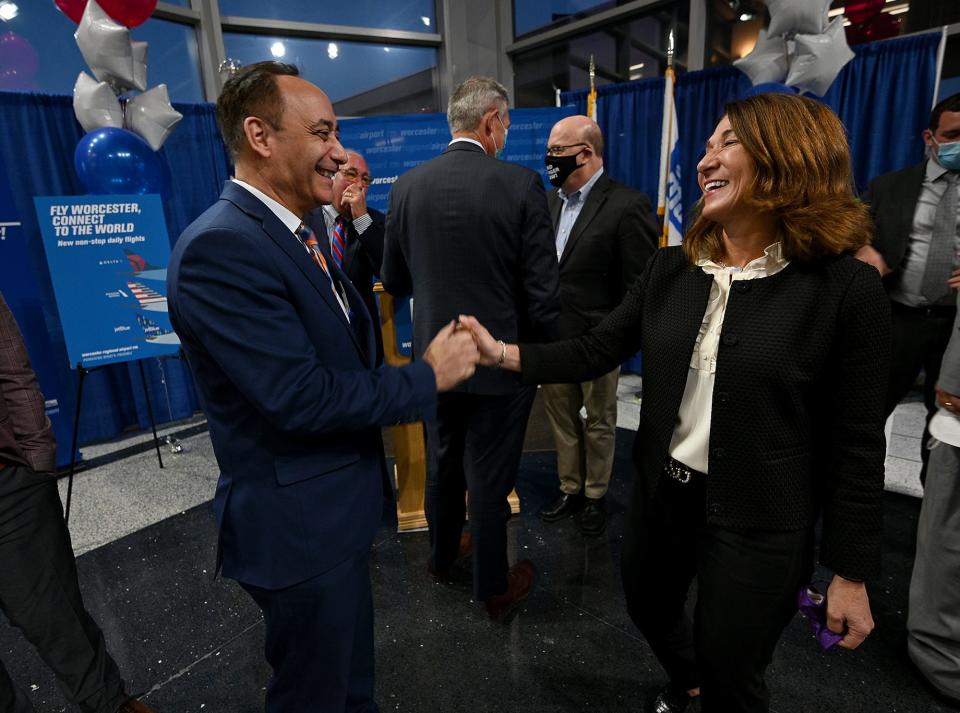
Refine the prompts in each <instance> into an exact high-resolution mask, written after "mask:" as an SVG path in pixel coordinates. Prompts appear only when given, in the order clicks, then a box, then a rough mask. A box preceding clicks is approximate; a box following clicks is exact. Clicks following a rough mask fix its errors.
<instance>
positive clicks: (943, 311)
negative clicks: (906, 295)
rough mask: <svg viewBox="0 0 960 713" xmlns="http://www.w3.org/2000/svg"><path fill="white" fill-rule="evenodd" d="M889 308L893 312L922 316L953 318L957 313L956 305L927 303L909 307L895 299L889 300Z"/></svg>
mask: <svg viewBox="0 0 960 713" xmlns="http://www.w3.org/2000/svg"><path fill="white" fill-rule="evenodd" d="M890 309H892V310H894V311H895V312H903V313H906V314H913V315H922V316H924V317H949V318H950V319H953V318H954V317H955V316H956V314H957V306H956V305H928V306H926V307H911V306H910V305H905V304H903V303H902V302H897V301H896V300H890Z"/></svg>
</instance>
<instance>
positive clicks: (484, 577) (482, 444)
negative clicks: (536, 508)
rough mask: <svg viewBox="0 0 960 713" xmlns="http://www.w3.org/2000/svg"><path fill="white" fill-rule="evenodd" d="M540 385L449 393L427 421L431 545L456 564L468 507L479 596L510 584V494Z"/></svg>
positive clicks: (438, 558) (438, 561) (443, 561)
mask: <svg viewBox="0 0 960 713" xmlns="http://www.w3.org/2000/svg"><path fill="white" fill-rule="evenodd" d="M535 396H536V387H532V386H527V387H523V388H521V389H519V390H517V391H516V392H515V393H512V394H508V395H505V396H481V395H477V394H461V393H446V394H440V395H439V396H438V397H437V417H436V419H435V420H434V421H432V422H430V423H428V424H427V452H428V456H427V458H428V460H427V463H428V465H427V487H426V494H425V501H426V503H425V504H426V511H427V513H426V514H427V523H428V524H429V526H430V548H431V556H432V558H433V563H434V566H435V567H436V568H437V569H439V570H444V569H447V568H448V567H449V566H450V565H452V564H453V562H454V560H455V559H456V556H457V548H458V546H459V544H460V534H461V532H463V524H464V520H465V518H466V514H467V504H466V502H465V496H466V494H467V492H468V491H469V494H470V497H469V508H470V535H471V537H472V540H473V590H474V596H476V598H477V599H478V600H480V601H483V600H486V599H488V598H490V597H492V596H494V595H496V594H502V593H503V592H505V591H506V589H507V569H508V564H507V521H508V520H509V519H510V504H509V502H507V497H508V496H509V495H510V491H511V490H513V487H514V485H516V482H517V468H519V466H520V455H521V453H522V451H523V438H524V434H525V433H526V430H527V419H528V418H529V416H530V408H531V407H532V406H533V399H534V397H535Z"/></svg>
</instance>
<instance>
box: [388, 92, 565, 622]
mask: <svg viewBox="0 0 960 713" xmlns="http://www.w3.org/2000/svg"><path fill="white" fill-rule="evenodd" d="M508 108H509V104H508V99H507V92H506V90H505V89H504V88H503V86H502V85H500V84H499V83H497V82H496V81H494V80H492V79H487V78H482V77H480V78H476V77H475V78H471V79H468V80H466V81H465V82H464V83H463V84H461V85H460V86H459V87H457V88H456V90H455V91H454V92H453V94H452V96H451V98H450V104H449V107H448V109H447V122H448V123H449V125H450V132H451V134H452V135H453V140H452V141H451V142H450V145H449V146H448V147H447V150H446V151H444V152H443V153H442V154H441V155H440V156H437V157H436V158H434V159H432V160H430V161H427V162H426V163H424V164H422V165H420V166H417V167H416V168H414V169H412V170H410V171H408V172H407V173H405V174H403V175H402V176H400V178H399V179H398V180H397V182H396V183H395V184H394V185H393V188H392V189H391V191H390V199H389V209H388V211H387V232H386V238H385V243H384V260H383V273H382V275H383V283H384V287H385V288H386V289H387V291H388V292H391V293H393V294H395V295H406V294H410V293H411V292H412V294H413V297H414V304H413V344H414V352H415V354H416V355H417V356H418V357H419V355H421V354H422V353H423V348H424V345H426V344H427V343H428V342H429V340H430V339H431V338H432V337H433V335H434V334H436V333H437V331H438V330H439V329H441V328H442V327H443V325H444V324H445V323H448V322H449V321H450V320H451V319H455V318H456V317H457V315H459V314H461V313H463V314H483V315H484V316H485V319H487V320H489V321H491V322H493V323H494V324H496V325H497V330H499V331H498V332H497V334H500V335H510V338H512V337H513V335H523V336H524V337H525V338H527V339H531V338H533V339H535V338H537V337H538V336H540V335H544V336H546V334H547V333H552V327H553V325H554V323H555V321H556V319H557V316H558V314H559V299H558V294H557V259H556V256H555V255H554V252H553V235H552V231H551V230H550V216H549V213H548V212H547V204H546V200H545V197H544V190H543V181H542V180H541V178H540V176H539V175H538V174H537V173H536V172H535V171H531V170H530V169H527V168H523V167H522V166H517V165H515V164H510V163H505V162H503V161H498V160H497V159H496V158H495V155H496V154H497V153H498V152H499V151H500V150H502V149H503V147H504V145H505V144H506V141H507V129H508V128H509V126H510V114H509V112H508ZM481 321H483V319H481ZM503 338H504V339H508V337H507V336H504V337H503ZM534 395H535V390H534V388H533V387H524V386H522V385H521V384H520V382H519V380H518V379H517V378H516V376H515V375H511V374H507V373H506V372H502V371H498V370H497V369H495V368H488V369H479V370H478V371H477V374H476V375H475V376H474V377H473V378H472V379H470V380H468V381H467V382H465V383H464V384H463V385H462V386H460V387H458V388H457V389H456V390H455V391H454V392H452V393H449V394H443V395H441V397H440V398H439V399H438V403H437V416H436V419H433V420H431V421H430V422H429V423H428V424H427V448H428V452H429V465H428V474H427V489H426V496H425V500H426V511H427V522H428V523H429V525H430V546H431V561H430V569H431V571H432V572H433V573H434V575H435V576H438V577H440V578H444V577H446V576H449V574H450V569H451V567H452V566H453V565H454V562H455V560H456V559H457V558H458V555H461V556H462V555H463V554H464V552H463V550H464V549H465V548H462V547H460V544H461V537H462V533H463V525H464V517H465V512H466V510H465V504H464V495H465V491H467V490H468V491H469V494H470V498H469V502H470V505H469V507H470V535H471V538H470V539H471V540H472V546H473V587H474V594H475V596H476V598H477V599H478V600H479V601H483V602H485V604H486V607H487V611H488V613H489V614H490V616H491V617H493V618H495V619H499V618H503V617H504V616H505V615H506V614H507V613H508V612H509V611H510V609H512V607H513V605H515V604H516V603H517V602H519V601H521V600H522V599H523V598H525V597H526V596H527V594H528V593H529V591H530V588H531V587H532V585H533V579H534V576H535V570H534V567H533V564H532V563H531V562H530V561H529V560H521V561H519V562H517V563H516V564H515V565H514V566H513V567H512V568H509V569H508V565H507V520H508V519H509V518H510V505H509V503H508V501H507V496H508V495H509V494H510V491H511V490H512V489H513V486H514V483H515V481H516V476H517V468H518V466H519V463H520V454H521V450H522V448H523V436H524V433H525V431H526V423H527V418H528V416H529V413H530V407H531V406H532V404H533V398H534Z"/></svg>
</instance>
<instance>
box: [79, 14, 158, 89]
mask: <svg viewBox="0 0 960 713" xmlns="http://www.w3.org/2000/svg"><path fill="white" fill-rule="evenodd" d="M73 36H74V38H76V40H77V46H78V47H79V48H80V53H81V54H82V55H83V59H84V60H86V62H87V64H88V65H89V66H90V69H91V70H92V71H93V74H94V76H96V78H97V79H99V80H100V81H103V82H107V83H108V84H110V86H111V87H113V88H114V91H116V92H117V93H119V92H120V91H122V90H123V89H126V88H130V87H133V88H135V89H139V90H141V91H142V90H144V89H146V88H147V84H146V48H142V53H143V62H142V64H143V69H142V71H135V69H134V51H133V46H132V45H131V43H130V31H129V30H128V29H127V28H126V27H124V26H123V25H121V24H119V23H117V22H115V21H114V20H112V19H111V18H110V16H109V15H107V13H105V12H104V11H103V9H102V8H101V7H100V6H99V5H98V4H97V3H96V1H95V0H89V2H87V7H86V9H84V11H83V17H82V18H81V19H80V25H79V26H78V27H77V31H76V32H75V33H74V35H73ZM138 74H140V75H141V76H140V77H138V76H137V75H138Z"/></svg>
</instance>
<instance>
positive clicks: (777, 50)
mask: <svg viewBox="0 0 960 713" xmlns="http://www.w3.org/2000/svg"><path fill="white" fill-rule="evenodd" d="M788 60H789V57H788V50H787V41H786V40H785V39H783V37H780V36H777V37H769V36H768V35H767V32H766V30H760V35H759V36H758V37H757V44H756V45H755V46H754V48H753V50H752V51H751V52H750V54H748V55H747V56H746V57H741V58H740V59H738V60H737V61H736V62H734V63H733V66H734V67H736V68H737V69H739V70H740V71H741V72H743V73H744V74H746V75H747V76H748V77H750V82H751V83H752V84H754V85H757V84H763V83H764V82H782V81H783V80H784V79H785V78H786V76H787V70H788Z"/></svg>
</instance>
